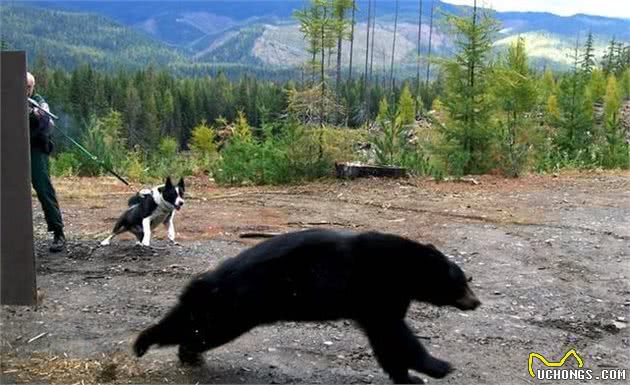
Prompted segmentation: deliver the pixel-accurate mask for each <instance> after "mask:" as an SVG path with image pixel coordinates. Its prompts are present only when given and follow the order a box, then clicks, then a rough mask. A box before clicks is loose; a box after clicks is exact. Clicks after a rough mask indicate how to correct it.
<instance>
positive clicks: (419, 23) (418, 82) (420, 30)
mask: <svg viewBox="0 0 630 385" xmlns="http://www.w3.org/2000/svg"><path fill="white" fill-rule="evenodd" d="M419 7H420V10H419V11H418V50H417V57H416V117H418V114H419V113H420V106H419V101H420V47H421V40H422V0H420V1H419Z"/></svg>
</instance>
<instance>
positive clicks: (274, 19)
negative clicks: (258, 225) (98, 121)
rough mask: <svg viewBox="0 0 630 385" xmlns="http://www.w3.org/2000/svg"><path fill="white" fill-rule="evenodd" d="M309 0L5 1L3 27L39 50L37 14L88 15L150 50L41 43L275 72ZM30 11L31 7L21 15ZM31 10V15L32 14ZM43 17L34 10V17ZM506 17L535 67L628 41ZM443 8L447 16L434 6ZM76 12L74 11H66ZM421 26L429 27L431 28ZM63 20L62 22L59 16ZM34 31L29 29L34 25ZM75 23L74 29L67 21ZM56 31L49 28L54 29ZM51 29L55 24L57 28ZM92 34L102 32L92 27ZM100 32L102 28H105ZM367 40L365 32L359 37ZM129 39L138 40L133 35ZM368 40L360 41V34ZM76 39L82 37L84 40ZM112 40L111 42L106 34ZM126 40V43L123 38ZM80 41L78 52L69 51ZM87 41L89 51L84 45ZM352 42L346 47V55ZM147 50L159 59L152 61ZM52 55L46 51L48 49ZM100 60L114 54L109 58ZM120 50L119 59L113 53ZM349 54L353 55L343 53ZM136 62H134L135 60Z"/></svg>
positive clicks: (443, 50) (411, 37) (622, 23)
mask: <svg viewBox="0 0 630 385" xmlns="http://www.w3.org/2000/svg"><path fill="white" fill-rule="evenodd" d="M305 3H307V2H306V1H302V0H299V1H286V0H285V1H278V0H249V1H242V0H241V1H239V0H230V1H227V0H225V1H224V0H216V1H195V2H153V1H138V2H133V1H124V2H115V1H84V2H76V1H43V2H42V1H40V2H31V1H29V2H23V1H22V2H19V1H13V2H7V1H5V2H3V4H4V5H2V7H1V8H0V12H1V13H2V14H1V15H0V17H1V18H2V19H1V20H2V21H3V24H4V25H5V26H6V27H4V28H2V29H1V30H0V32H1V33H2V36H3V39H4V40H7V41H8V42H9V43H10V44H11V43H13V44H17V45H20V44H22V45H23V46H24V48H27V49H29V50H31V51H38V52H39V51H41V49H42V47H41V44H39V43H38V42H37V41H36V40H35V38H34V37H33V36H31V33H32V32H34V31H38V33H39V34H40V36H41V30H42V28H41V26H38V25H37V24H38V23H41V22H40V21H38V19H41V18H46V19H49V20H52V19H51V13H50V12H59V10H63V11H64V12H63V13H59V14H56V15H61V16H59V17H61V19H57V20H66V19H67V18H69V17H72V18H81V17H84V18H85V22H84V23H85V24H86V25H92V26H97V25H100V26H102V27H101V28H102V29H104V30H106V31H112V30H115V29H116V28H120V29H121V30H124V29H126V30H127V32H125V33H124V34H126V35H127V36H126V38H127V39H126V40H125V39H123V41H125V44H138V45H139V47H142V48H138V49H137V50H136V51H138V52H145V54H144V55H140V54H137V53H136V54H135V55H132V56H131V57H130V56H129V52H133V51H134V50H132V49H126V50H123V52H125V54H121V52H119V51H117V50H116V49H115V48H114V47H109V48H108V49H104V47H108V41H102V40H99V39H98V38H95V37H90V32H88V33H86V34H83V35H84V37H85V39H86V41H85V42H81V41H78V40H77V38H80V37H82V34H81V33H80V32H78V35H77V36H74V37H73V38H69V36H68V35H74V34H75V33H77V32H74V29H72V31H73V32H67V33H64V31H63V29H64V28H66V26H65V25H59V26H57V28H56V31H51V30H48V31H46V33H47V34H50V36H49V35H45V36H42V38H43V39H49V40H55V41H57V42H59V44H61V46H62V54H60V55H70V56H72V57H74V58H75V59H73V60H65V61H64V60H59V61H62V62H64V63H65V62H68V63H72V62H76V61H78V60H79V58H81V57H82V56H81V55H80V54H79V53H78V52H77V51H81V50H84V51H85V55H83V56H85V57H86V58H89V55H88V53H89V52H91V51H90V50H93V53H94V54H95V57H96V58H97V59H98V58H100V59H98V60H97V62H99V63H100V62H103V61H107V60H108V59H110V60H111V61H113V62H118V63H122V64H123V65H128V64H129V65H133V64H134V63H132V62H133V61H139V62H140V63H142V62H144V61H152V62H156V63H160V64H164V63H167V64H168V63H169V62H171V61H173V62H178V63H183V62H186V63H223V64H238V65H244V66H248V65H252V66H265V67H269V68H287V67H292V66H295V65H298V64H300V63H302V62H303V61H304V60H306V58H307V55H306V52H305V42H304V40H303V38H302V35H301V33H300V32H299V29H298V28H297V24H296V21H295V19H294V18H293V16H292V15H293V12H294V10H295V9H298V8H300V7H302V6H303V5H304V4H305ZM430 3H431V2H430V1H424V7H423V38H422V49H423V50H426V46H427V40H428V29H429V28H428V21H429V12H430V11H429V7H430ZM435 4H436V6H437V7H439V9H440V11H442V12H451V13H453V12H460V11H461V8H459V7H455V6H453V5H450V4H447V3H442V2H439V1H436V2H435ZM357 5H358V8H359V11H358V12H357V25H356V28H355V31H356V40H355V41H356V42H358V43H355V45H354V47H355V51H354V54H355V55H359V56H361V55H362V54H363V55H364V54H365V47H364V44H361V42H364V41H365V28H366V23H365V20H366V17H367V15H366V12H365V10H366V9H367V0H365V1H358V2H357ZM394 7H395V2H394V1H379V0H377V1H376V14H377V26H376V36H377V39H376V47H375V56H374V59H375V66H376V67H377V68H379V67H382V66H384V65H385V64H387V63H388V62H389V60H390V59H391V56H390V55H391V48H389V47H390V45H391V40H392V37H393V13H394ZM25 9H29V11H25ZM15 12H21V14H22V15H23V16H24V15H25V13H28V17H27V18H26V19H25V20H26V21H25V22H26V24H29V23H32V24H33V25H32V26H28V25H26V26H24V27H18V29H19V32H18V31H11V30H12V29H13V24H12V23H17V21H16V20H15V18H14V17H13V15H12V14H13V13H15ZM29 12H30V13H29ZM38 12H39V13H41V16H36V14H37V13H38ZM491 12H492V13H493V14H494V15H495V16H496V17H497V19H498V20H499V21H500V22H501V33H500V36H499V37H498V41H497V43H496V45H497V47H503V46H504V45H506V44H508V43H509V42H511V41H513V40H515V39H516V38H517V37H518V36H523V37H524V38H525V39H526V41H527V44H528V52H529V53H530V56H531V57H532V61H533V62H534V63H545V64H550V65H558V66H563V65H566V64H567V63H568V59H567V54H568V53H569V51H570V49H571V47H573V46H574V45H575V39H576V37H578V36H579V37H580V38H581V40H584V38H585V36H586V34H587V33H588V32H589V31H592V32H593V34H594V36H595V43H596V52H597V53H599V54H601V53H602V52H603V49H604V47H605V46H606V44H607V43H608V41H609V40H610V39H611V38H613V37H615V38H616V39H617V40H621V41H625V42H630V21H629V20H626V19H614V18H606V17H600V16H588V15H575V16H572V17H561V16H557V15H553V14H550V13H540V12H494V11H491ZM438 14H441V13H440V12H438ZM70 15H72V16H70ZM417 18H418V1H415V0H414V1H404V0H403V1H400V13H399V26H398V35H397V49H396V51H397V52H396V57H395V62H396V64H397V67H398V68H399V70H400V71H404V69H405V68H406V67H412V66H413V65H414V63H415V55H416V41H417ZM425 22H426V23H427V24H425ZM59 23H60V24H61V23H65V22H63V21H62V22H59ZM435 25H436V26H437V27H436V28H435V29H434V34H433V42H432V45H433V51H434V52H435V53H436V54H437V55H448V54H450V53H451V52H452V51H453V46H452V43H451V41H450V37H449V36H448V35H447V34H446V33H445V32H444V31H442V28H441V24H440V23H439V22H436V23H435ZM31 27H32V28H31ZM68 28H70V27H68ZM49 29H51V28H49ZM53 29H55V28H53ZM94 31H96V30H94ZM19 33H24V34H25V35H24V36H27V38H26V39H21V38H20V36H18V34H19ZM101 35H102V34H101ZM362 36H363V37H362ZM129 39H132V40H133V43H132V42H131V40H129ZM362 39H363V40H362ZM79 40H80V39H79ZM107 40H109V42H110V43H111V41H112V39H111V38H110V39H107ZM123 45H124V44H123ZM75 46H76V47H80V48H79V49H77V48H73V47H75ZM88 47H89V48H88ZM348 50H349V46H344V51H345V54H346V57H347V56H348ZM151 51H153V52H155V53H156V54H157V55H155V57H153V55H152V54H151ZM46 52H47V54H49V51H46ZM104 56H111V57H110V58H108V59H106V58H104ZM116 56H121V57H116ZM346 60H347V59H346ZM135 64H136V65H137V64H138V63H135Z"/></svg>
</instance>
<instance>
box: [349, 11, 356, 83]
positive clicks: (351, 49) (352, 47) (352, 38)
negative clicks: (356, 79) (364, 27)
mask: <svg viewBox="0 0 630 385" xmlns="http://www.w3.org/2000/svg"><path fill="white" fill-rule="evenodd" d="M356 9H357V2H356V0H355V1H353V2H352V25H351V26H350V63H349V68H348V80H352V56H353V53H354V21H355V17H354V14H355V11H356Z"/></svg>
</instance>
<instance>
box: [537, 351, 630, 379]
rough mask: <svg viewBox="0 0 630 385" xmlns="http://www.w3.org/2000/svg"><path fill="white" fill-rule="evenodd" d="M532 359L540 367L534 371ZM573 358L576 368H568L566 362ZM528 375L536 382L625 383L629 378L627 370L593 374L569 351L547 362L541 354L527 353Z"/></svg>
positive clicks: (602, 370)
mask: <svg viewBox="0 0 630 385" xmlns="http://www.w3.org/2000/svg"><path fill="white" fill-rule="evenodd" d="M534 358H537V359H538V360H539V361H540V362H541V364H542V365H541V367H539V368H538V369H535V370H534ZM570 358H573V359H574V360H575V362H576V363H577V368H572V367H568V366H569V365H568V363H567V361H568V360H569V359H570ZM527 366H528V369H529V375H530V376H532V378H535V379H537V380H545V381H559V380H612V381H627V379H628V378H630V376H629V375H628V369H619V368H606V369H601V370H599V371H598V372H595V371H594V370H593V369H588V368H585V367H584V360H583V359H582V357H581V356H580V355H579V354H578V353H577V351H575V349H571V350H569V351H568V352H566V353H565V354H564V356H563V357H562V358H561V359H560V360H559V361H550V360H547V359H546V358H545V357H544V356H543V355H542V354H539V353H534V352H532V353H529V360H528V362H527Z"/></svg>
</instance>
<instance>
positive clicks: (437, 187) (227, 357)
mask: <svg viewBox="0 0 630 385" xmlns="http://www.w3.org/2000/svg"><path fill="white" fill-rule="evenodd" d="M55 185H56V186H57V190H58V195H59V198H60V203H61V206H62V209H63V214H64V220H65V222H66V227H67V234H68V237H69V244H68V249H67V252H64V253H61V254H49V253H48V251H47V245H48V239H47V235H46V234H45V231H44V230H45V225H44V221H43V214H42V212H41V210H40V209H39V205H38V204H35V205H34V209H35V211H34V215H35V218H34V221H35V226H36V229H35V230H36V236H37V241H36V253H37V271H38V277H37V285H38V287H39V288H40V291H41V293H42V294H43V300H42V303H41V304H40V305H39V306H37V307H33V308H28V307H13V306H3V307H2V317H1V325H0V326H1V328H2V339H1V344H2V345H1V349H2V351H1V354H2V356H1V357H2V364H1V377H0V380H1V382H2V383H6V382H19V383H33V382H36V383H71V384H76V383H80V384H84V383H97V382H98V383H389V380H388V378H387V376H386V375H385V374H384V373H383V372H382V370H381V369H380V367H379V366H378V364H377V363H376V361H375V359H374V357H373V356H372V353H371V350H370V348H369V344H368V342H367V340H366V338H365V337H364V336H363V335H362V334H361V333H360V332H359V331H358V330H357V329H356V328H355V326H354V325H353V324H352V323H350V322H347V321H339V322H327V323H305V324H296V323H281V324H276V325H271V326H265V327H259V328H257V329H254V330H253V331H252V332H250V333H248V334H246V335H244V336H242V337H241V338H239V339H237V340H236V341H234V342H232V343H230V344H228V345H225V346H223V347H220V348H218V349H216V350H213V351H211V352H208V353H207V354H206V365H205V366H203V367H201V368H188V367H182V366H180V365H179V363H178V361H177V358H176V354H175V349H173V348H166V349H154V350H151V351H150V352H149V353H148V354H147V355H146V356H145V357H143V358H141V359H136V358H134V357H132V355H131V352H130V344H131V342H132V340H133V339H134V338H135V336H136V335H137V333H138V332H139V331H140V330H142V329H143V328H144V327H146V326H148V325H149V324H151V323H153V322H155V321H156V320H157V319H158V318H159V317H161V316H162V315H163V314H164V313H165V312H166V311H167V309H169V308H170V307H171V306H172V305H173V304H174V302H175V300H176V297H177V295H178V293H179V292H180V290H181V289H182V287H183V286H184V285H185V284H186V282H187V281H188V280H189V278H190V277H191V276H192V275H193V274H195V273H198V272H202V271H204V270H207V269H209V268H212V267H214V266H216V265H217V264H218V263H219V262H220V261H222V260H224V259H225V258H229V257H231V256H234V255H236V254H237V253H238V252H239V251H240V250H242V249H244V248H245V247H248V246H250V245H252V244H255V243H256V242H258V241H259V240H256V239H241V238H240V237H239V235H240V234H241V233H244V232H253V231H256V232H285V231H295V230H299V229H302V228H307V227H329V228H348V229H355V230H357V231H362V230H369V229H376V230H380V231H386V232H392V233H396V234H400V235H403V236H407V237H411V238H413V239H416V240H419V241H422V242H431V243H433V244H435V245H436V246H437V247H438V248H440V249H441V250H442V251H444V252H445V253H446V254H447V255H449V256H450V257H452V258H453V260H455V261H456V262H457V263H458V264H460V266H462V267H463V269H464V270H465V271H466V272H467V274H469V275H472V276H473V279H474V280H473V286H474V290H475V291H476V293H477V295H478V296H479V297H480V299H481V300H482V302H483V305H482V306H481V307H480V308H479V309H478V310H476V311H474V312H468V313H463V312H461V311H459V310H456V309H454V308H441V309H438V308H435V307H432V306H428V305H422V304H415V305H413V306H412V308H411V309H410V311H409V313H408V315H407V320H408V322H409V323H410V325H411V326H412V329H413V330H414V331H415V333H416V335H417V337H418V338H419V339H420V340H421V341H422V342H423V344H424V345H425V346H426V347H427V348H428V349H429V350H430V352H431V353H432V354H434V355H436V356H437V357H440V358H443V359H447V360H449V361H450V362H451V363H452V364H453V365H454V366H455V367H456V369H457V370H456V371H455V372H454V373H452V374H451V375H449V376H448V377H447V378H445V379H443V380H434V379H429V382H430V383H449V384H522V383H542V382H541V381H538V380H535V379H533V378H531V377H530V376H529V374H528V369H527V368H528V366H527V361H528V356H529V353H530V352H537V353H540V354H542V355H544V356H545V357H547V358H548V359H549V360H555V361H557V360H559V359H560V358H562V356H563V355H564V353H565V352H566V351H568V350H569V349H570V348H575V349H576V350H577V351H578V353H579V354H580V355H581V356H582V358H583V360H584V366H585V367H586V368H590V369H593V370H594V371H595V373H597V372H598V371H599V370H601V369H603V368H628V369H630V333H629V330H630V328H628V327H627V326H628V322H629V319H630V317H629V313H630V173H627V172H626V173H622V172H617V173H588V174H584V173H582V174H579V173H563V174H561V175H555V176H551V175H550V176H528V177H524V178H521V179H518V180H509V179H501V178H497V177H492V176H485V177H479V178H476V180H475V181H474V182H473V181H464V182H462V181H459V182H455V181H449V182H442V183H436V182H434V181H431V180H428V179H405V180H377V179H363V180H355V181H340V180H329V181H324V182H317V183H310V184H306V185H300V186H291V187H286V186H285V187H265V188H261V187H239V188H219V187H216V186H215V185H214V184H212V183H210V182H208V181H206V180H202V179H194V180H192V179H191V180H188V186H187V188H188V197H187V200H186V204H185V207H184V208H183V210H182V211H180V212H179V213H178V215H177V217H176V219H175V225H176V229H177V235H178V240H179V241H180V242H181V246H170V245H169V244H167V242H165V241H164V240H163V239H164V238H165V236H166V232H165V230H164V229H160V230H159V231H158V233H157V234H156V236H157V238H158V240H157V241H155V242H154V245H155V248H154V249H151V250H147V249H142V248H140V247H137V246H134V242H133V241H132V240H131V238H130V237H128V236H127V237H122V238H121V239H118V240H114V241H113V243H112V245H111V246H109V247H106V248H101V247H98V241H99V240H100V239H102V238H104V237H105V236H106V234H107V232H108V231H109V230H110V228H111V227H112V225H113V222H114V220H115V218H116V217H117V216H118V215H119V214H120V213H121V211H122V210H123V208H124V206H125V202H126V199H127V197H128V196H129V194H130V190H129V189H127V188H126V187H125V186H123V185H122V184H120V183H119V182H117V181H115V180H114V179H109V178H101V179H60V180H56V181H55ZM135 187H136V188H139V187H140V186H135ZM383 263H384V264H385V263H388V262H387V255H384V256H383ZM536 365H538V363H537V364H536ZM537 367H538V366H537ZM593 383H606V382H605V381H600V382H595V381H593ZM610 383H614V382H610ZM618 383H619V382H618Z"/></svg>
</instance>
